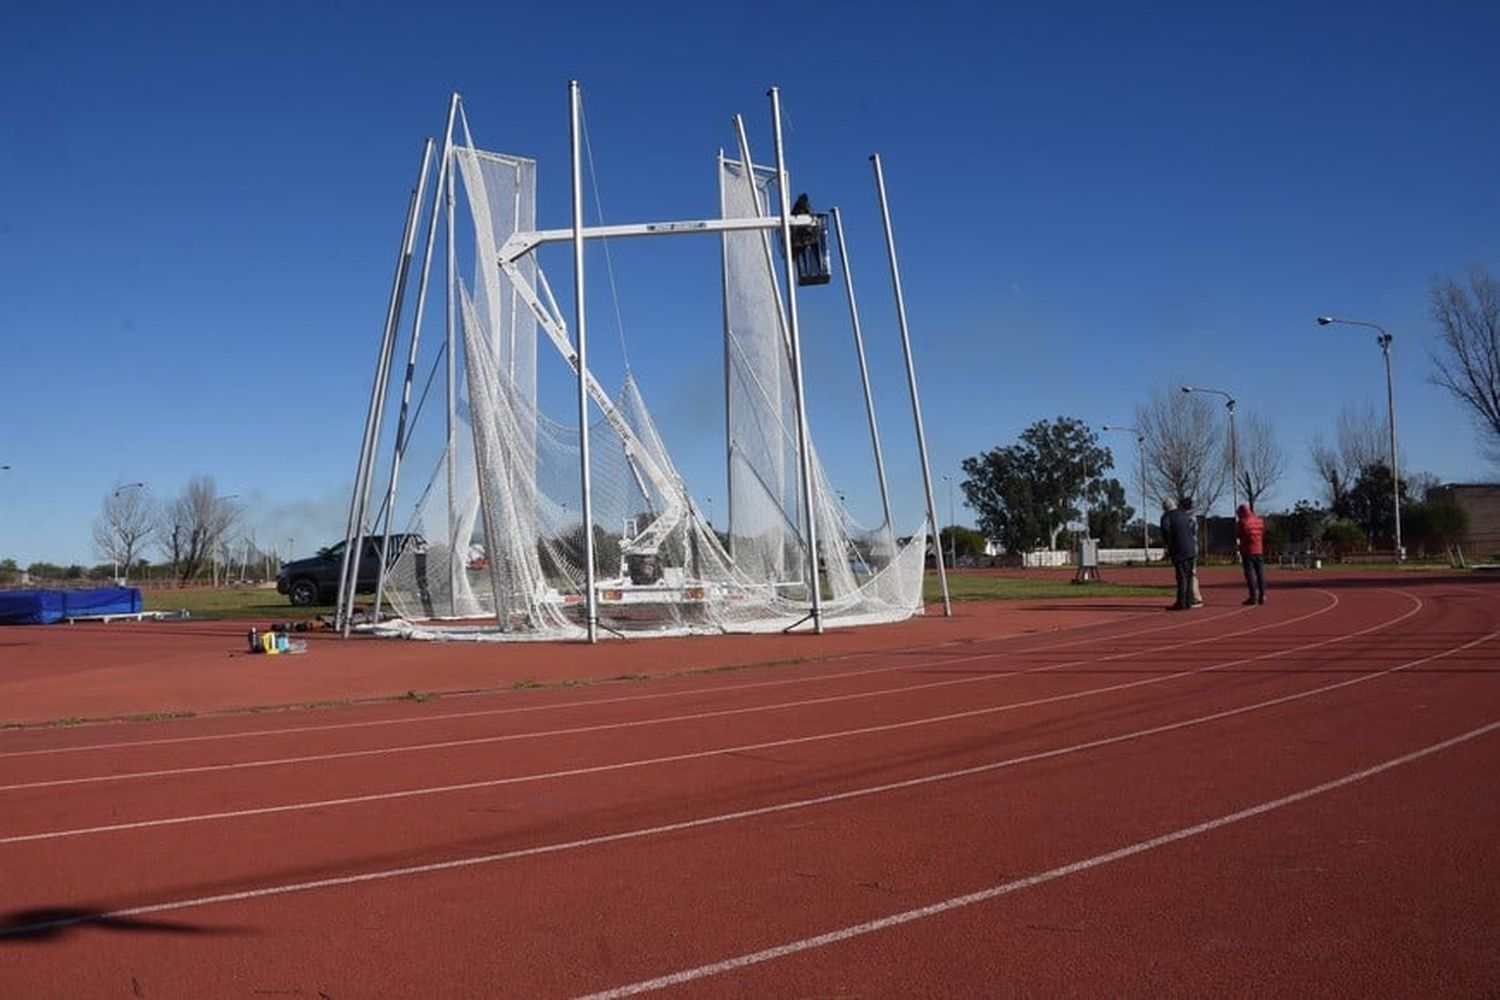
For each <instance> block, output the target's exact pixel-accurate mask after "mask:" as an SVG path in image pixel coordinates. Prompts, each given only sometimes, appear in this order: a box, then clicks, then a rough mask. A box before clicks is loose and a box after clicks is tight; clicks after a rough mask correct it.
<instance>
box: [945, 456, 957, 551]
mask: <svg viewBox="0 0 1500 1000" xmlns="http://www.w3.org/2000/svg"><path fill="white" fill-rule="evenodd" d="M943 479H944V481H946V482H947V484H948V565H949V566H956V565H958V533H957V532H956V531H954V530H953V529H954V528H955V527H956V526H957V524H958V521H957V519H956V518H955V517H954V516H953V477H952V476H944V477H943Z"/></svg>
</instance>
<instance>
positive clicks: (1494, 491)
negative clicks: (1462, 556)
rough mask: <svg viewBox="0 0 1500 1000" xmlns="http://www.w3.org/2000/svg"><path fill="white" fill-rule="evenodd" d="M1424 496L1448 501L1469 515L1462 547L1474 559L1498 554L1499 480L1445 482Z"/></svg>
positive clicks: (1493, 556) (1434, 499) (1499, 532)
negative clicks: (1490, 481)
mask: <svg viewBox="0 0 1500 1000" xmlns="http://www.w3.org/2000/svg"><path fill="white" fill-rule="evenodd" d="M1427 499H1428V500H1429V501H1434V502H1436V503H1451V504H1454V505H1456V506H1458V507H1459V508H1461V509H1462V510H1463V511H1464V513H1465V514H1467V515H1468V517H1469V539H1468V544H1467V545H1466V546H1465V548H1466V549H1468V551H1469V554H1470V555H1471V556H1473V557H1474V558H1476V559H1493V558H1497V557H1500V483H1449V484H1447V485H1444V486H1438V487H1435V488H1433V489H1432V490H1429V491H1428V493H1427Z"/></svg>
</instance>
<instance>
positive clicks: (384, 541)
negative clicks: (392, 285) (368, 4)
mask: <svg viewBox="0 0 1500 1000" xmlns="http://www.w3.org/2000/svg"><path fill="white" fill-rule="evenodd" d="M457 115H458V94H457V92H455V93H454V94H453V96H452V98H450V99H449V102H448V123H447V127H446V128H444V130H443V155H442V159H441V160H440V161H439V165H438V176H437V183H436V184H434V185H433V188H432V210H431V211H430V212H428V214H427V240H426V244H425V246H424V247H423V250H422V277H421V280H420V281H418V282H417V308H416V311H415V313H414V315H413V316H412V321H411V341H410V347H409V349H408V351H407V355H406V374H405V375H404V376H403V378H402V380H401V412H400V414H399V416H398V417H397V420H396V439H395V441H394V443H393V445H392V449H391V475H390V482H389V483H388V484H387V487H386V493H385V500H384V502H383V503H382V505H381V506H382V513H383V516H382V517H381V518H380V522H381V523H380V524H379V525H377V530H378V535H377V536H376V537H377V538H378V539H379V542H378V543H377V546H376V553H377V555H378V559H379V562H378V569H377V573H378V576H377V577H376V582H375V606H374V611H373V613H372V616H373V617H374V619H375V620H376V621H379V620H380V606H381V603H382V600H383V599H384V597H385V575H386V564H387V557H388V552H387V551H386V550H387V547H388V546H389V545H390V539H391V521H392V518H393V517H394V516H395V509H396V486H397V484H398V483H399V481H400V478H401V460H402V459H403V458H404V457H405V456H406V433H407V431H406V422H407V418H408V417H409V416H410V414H411V386H412V382H413V381H414V380H415V378H416V372H417V349H418V348H419V347H420V346H421V342H422V317H423V315H424V314H425V312H426V309H427V286H428V282H429V281H430V279H431V277H432V248H433V245H434V244H435V243H436V241H437V228H438V220H439V219H440V218H442V204H443V195H444V190H445V188H446V187H447V186H448V179H449V176H450V174H451V173H452V169H453V121H454V119H455V118H456V117H457ZM363 545H364V542H363V540H361V541H360V547H361V549H362V548H363Z"/></svg>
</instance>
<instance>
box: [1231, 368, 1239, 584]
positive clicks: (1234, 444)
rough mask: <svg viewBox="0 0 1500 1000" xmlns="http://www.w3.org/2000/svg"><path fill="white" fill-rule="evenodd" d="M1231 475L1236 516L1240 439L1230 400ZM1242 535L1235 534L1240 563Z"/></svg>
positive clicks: (1235, 556) (1237, 508)
mask: <svg viewBox="0 0 1500 1000" xmlns="http://www.w3.org/2000/svg"><path fill="white" fill-rule="evenodd" d="M1229 474H1230V475H1231V476H1232V477H1234V482H1233V484H1231V487H1230V491H1229V493H1230V497H1231V498H1232V499H1231V502H1232V503H1233V504H1234V516H1235V517H1238V516H1239V513H1240V439H1239V436H1238V435H1237V434H1236V433H1235V429H1234V399H1233V398H1231V399H1230V400H1229ZM1240 558H1241V557H1240V533H1239V531H1238V530H1236V531H1235V533H1234V560H1235V562H1239V561H1240Z"/></svg>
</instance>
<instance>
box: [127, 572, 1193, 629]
mask: <svg viewBox="0 0 1500 1000" xmlns="http://www.w3.org/2000/svg"><path fill="white" fill-rule="evenodd" d="M948 593H949V596H950V597H952V599H953V600H955V601H1025V600H1058V599H1066V598H1077V597H1089V598H1099V597H1166V598H1170V597H1171V596H1172V588H1171V587H1167V586H1161V587H1141V586H1125V585H1122V584H1117V583H1105V582H1094V583H1087V584H1075V583H1072V582H1071V581H1068V580H1060V579H1057V578H1056V577H1053V578H1050V579H1049V578H1040V577H1038V578H1024V579H1021V578H1017V577H1013V576H990V575H987V574H973V573H955V574H953V575H951V576H949V577H948ZM922 596H923V599H924V600H926V601H937V600H941V599H942V592H941V591H940V590H939V588H938V579H937V575H936V574H935V573H929V574H927V578H926V581H925V583H924V586H923V593H922ZM141 598H142V601H143V602H144V604H145V608H146V610H147V611H165V612H168V613H171V612H177V611H186V612H187V613H188V614H189V616H190V617H193V618H228V619H244V620H247V621H254V620H265V621H268V622H271V621H296V620H298V619H303V618H313V617H315V616H317V615H324V614H326V615H331V614H332V613H333V606H332V605H322V606H315V607H311V608H294V607H292V606H291V604H289V603H288V602H287V599H286V598H285V597H283V596H282V595H281V594H278V593H276V591H275V590H273V589H271V588H268V587H222V588H210V587H193V588H187V589H183V590H170V589H162V590H156V589H152V590H142V591H141ZM369 600H370V595H367V594H362V595H360V603H362V604H363V603H367V602H368V601H369Z"/></svg>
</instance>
